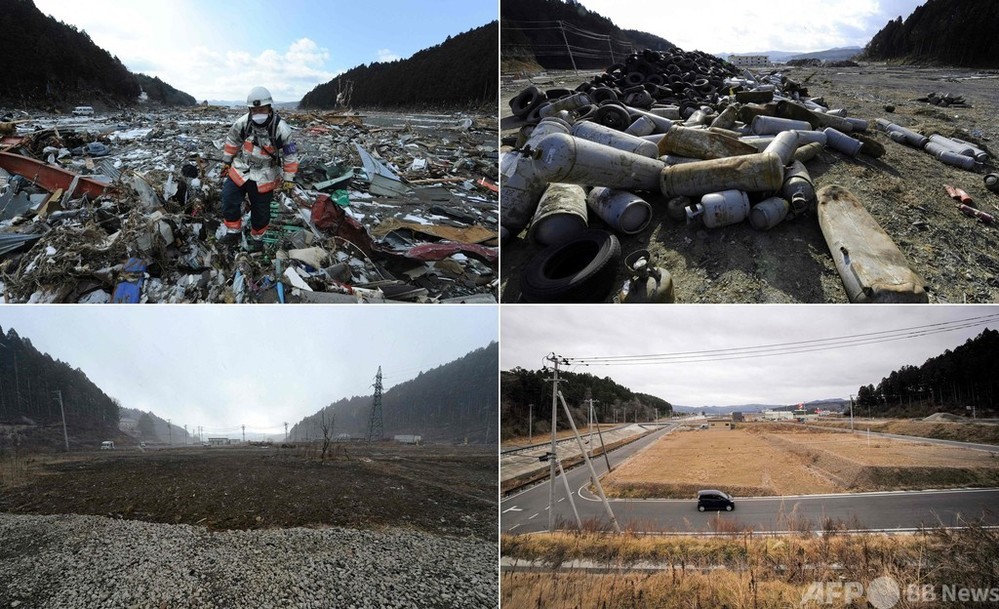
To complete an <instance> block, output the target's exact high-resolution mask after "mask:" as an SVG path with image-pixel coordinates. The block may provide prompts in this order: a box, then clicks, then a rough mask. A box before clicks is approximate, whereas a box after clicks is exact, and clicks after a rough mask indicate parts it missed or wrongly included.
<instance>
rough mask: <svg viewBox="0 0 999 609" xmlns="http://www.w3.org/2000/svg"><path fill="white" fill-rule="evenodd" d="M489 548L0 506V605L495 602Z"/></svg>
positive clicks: (440, 608)
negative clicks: (13, 510)
mask: <svg viewBox="0 0 999 609" xmlns="http://www.w3.org/2000/svg"><path fill="white" fill-rule="evenodd" d="M497 564H498V563H497V550H496V545H495V544H494V543H491V542H489V541H482V540H478V539H454V538H446V537H439V536H434V535H430V534H426V533H419V532H412V531H401V530H388V531H385V532H377V531H362V530H354V529H341V528H329V529H303V528H294V529H269V530H255V531H209V530H207V529H205V528H203V527H197V526H188V525H170V524H152V523H147V522H138V521H128V520H115V519H111V518H105V517H99V516H80V515H59V516H27V515H14V514H3V513H0V607H3V608H6V607H18V608H19V609H27V608H35V607H38V608H42V607H61V608H66V609H74V608H81V609H82V608H87V609H94V608H98V607H108V608H111V607H114V608H135V609H139V608H146V607H152V608H154V609H179V608H184V607H199V608H200V607H207V608H211V607H219V608H222V607H226V608H229V607H268V608H270V607H303V608H306V607H307V608H317V609H318V608H325V607H336V608H338V609H339V608H343V609H351V608H356V609H361V608H368V607H375V608H383V607H385V608H388V607H392V608H395V607H406V608H410V607H412V608H419V609H444V608H452V607H453V608H456V609H457V608H461V609H473V608H479V607H483V608H486V607H488V608H490V609H492V608H495V607H497V605H498V600H497V599H498V567H497Z"/></svg>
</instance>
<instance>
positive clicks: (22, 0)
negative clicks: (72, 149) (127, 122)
mask: <svg viewBox="0 0 999 609" xmlns="http://www.w3.org/2000/svg"><path fill="white" fill-rule="evenodd" d="M0 7H2V10H0V32H2V33H3V35H2V36H0V57H2V58H3V85H2V86H0V103H2V104H10V105H17V106H22V107H36V106H55V107H61V108H63V109H64V110H65V109H68V108H71V107H73V106H75V105H80V104H86V105H94V106H108V107H120V106H127V105H132V104H134V103H136V102H137V101H138V99H139V94H140V92H141V89H140V81H141V82H143V83H147V82H148V83H150V84H149V86H148V87H147V93H149V96H150V99H152V100H154V101H158V102H161V103H165V104H174V103H179V104H180V105H189V104H187V103H186V102H183V101H180V102H177V101H172V100H174V99H177V100H183V99H184V97H185V96H186V97H190V96H189V95H187V94H186V93H183V92H181V91H177V90H176V89H173V87H170V86H169V85H166V84H165V83H162V82H161V83H160V84H161V85H163V86H162V87H161V86H159V85H157V84H156V83H155V82H154V79H151V78H149V77H148V76H144V75H135V74H132V73H131V72H129V71H128V69H127V68H126V67H125V66H124V65H123V64H122V63H121V61H120V60H119V59H118V58H117V57H112V56H111V54H110V53H108V52H107V51H105V50H104V49H102V48H101V47H99V46H97V45H96V44H95V43H94V41H93V40H91V39H90V36H89V35H87V33H86V32H85V31H81V30H78V29H76V27H74V26H72V25H69V24H66V23H63V22H61V21H57V20H55V19H53V18H52V17H49V16H47V15H45V14H43V13H42V12H41V11H40V10H38V8H37V7H36V6H35V4H34V2H32V0H3V2H2V4H0ZM150 89H153V91H150ZM191 99H192V100H193V98H191ZM168 100H170V101H168Z"/></svg>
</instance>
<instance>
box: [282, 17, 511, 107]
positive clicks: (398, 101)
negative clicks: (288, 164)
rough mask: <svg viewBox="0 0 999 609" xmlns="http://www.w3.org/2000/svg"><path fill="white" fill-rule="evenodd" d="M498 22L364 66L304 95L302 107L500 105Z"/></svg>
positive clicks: (349, 71) (300, 105)
mask: <svg viewBox="0 0 999 609" xmlns="http://www.w3.org/2000/svg"><path fill="white" fill-rule="evenodd" d="M498 42H499V29H498V26H497V23H496V22H495V21H493V22H492V23H488V24H486V25H484V26H481V27H479V28H475V29H473V30H469V31H467V32H464V33H462V34H459V35H457V36H455V37H453V38H452V37H450V36H448V38H447V40H446V41H444V42H443V43H441V44H438V45H435V46H432V47H430V48H428V49H424V50H422V51H419V52H418V53H416V54H414V55H413V56H412V57H410V58H409V59H403V60H398V61H392V62H376V63H372V64H370V65H362V66H358V67H356V68H353V69H351V70H348V71H347V72H345V73H343V74H341V75H339V76H337V77H336V78H334V79H333V80H331V81H329V82H327V83H324V84H321V85H319V86H317V87H315V88H314V89H312V90H311V91H309V92H308V93H306V94H305V97H303V98H302V101H301V103H300V104H299V107H300V108H321V109H331V108H338V107H354V108H394V109H403V108H404V109H424V108H435V109H439V108H448V109H451V108H471V107H477V106H481V105H483V104H488V105H491V106H493V107H495V104H496V96H497V94H498V91H499V73H498V71H497V66H496V47H497V44H498Z"/></svg>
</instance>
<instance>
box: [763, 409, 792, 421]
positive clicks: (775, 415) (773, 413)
mask: <svg viewBox="0 0 999 609" xmlns="http://www.w3.org/2000/svg"><path fill="white" fill-rule="evenodd" d="M763 419H764V420H766V421H791V420H794V412H792V411H790V410H764V411H763Z"/></svg>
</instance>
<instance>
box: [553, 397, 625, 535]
mask: <svg viewBox="0 0 999 609" xmlns="http://www.w3.org/2000/svg"><path fill="white" fill-rule="evenodd" d="M555 390H556V392H557V393H558V397H559V399H560V400H561V401H562V408H563V409H564V410H565V416H567V417H568V418H569V425H570V426H572V435H574V436H575V437H576V443H577V444H578V445H579V452H581V453H583V460H584V461H586V466H587V467H588V468H589V469H590V480H592V481H593V486H594V488H596V489H597V495H598V496H599V497H600V501H601V503H603V505H604V510H605V511H606V512H607V517H608V518H609V519H610V522H611V525H613V526H614V532H616V533H620V532H621V527H620V526H619V525H618V523H617V518H615V516H614V511H613V510H611V506H610V503H609V502H608V501H607V495H605V494H604V487H603V485H602V484H600V478H598V477H597V470H595V469H593V461H592V460H590V456H589V455H588V454H586V450H584V449H583V439H582V438H581V437H579V432H578V431H576V423H575V421H573V420H572V413H570V412H569V406H568V405H567V404H566V403H565V396H563V395H562V392H561V391H558V387H557V386H556V388H555Z"/></svg>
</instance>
